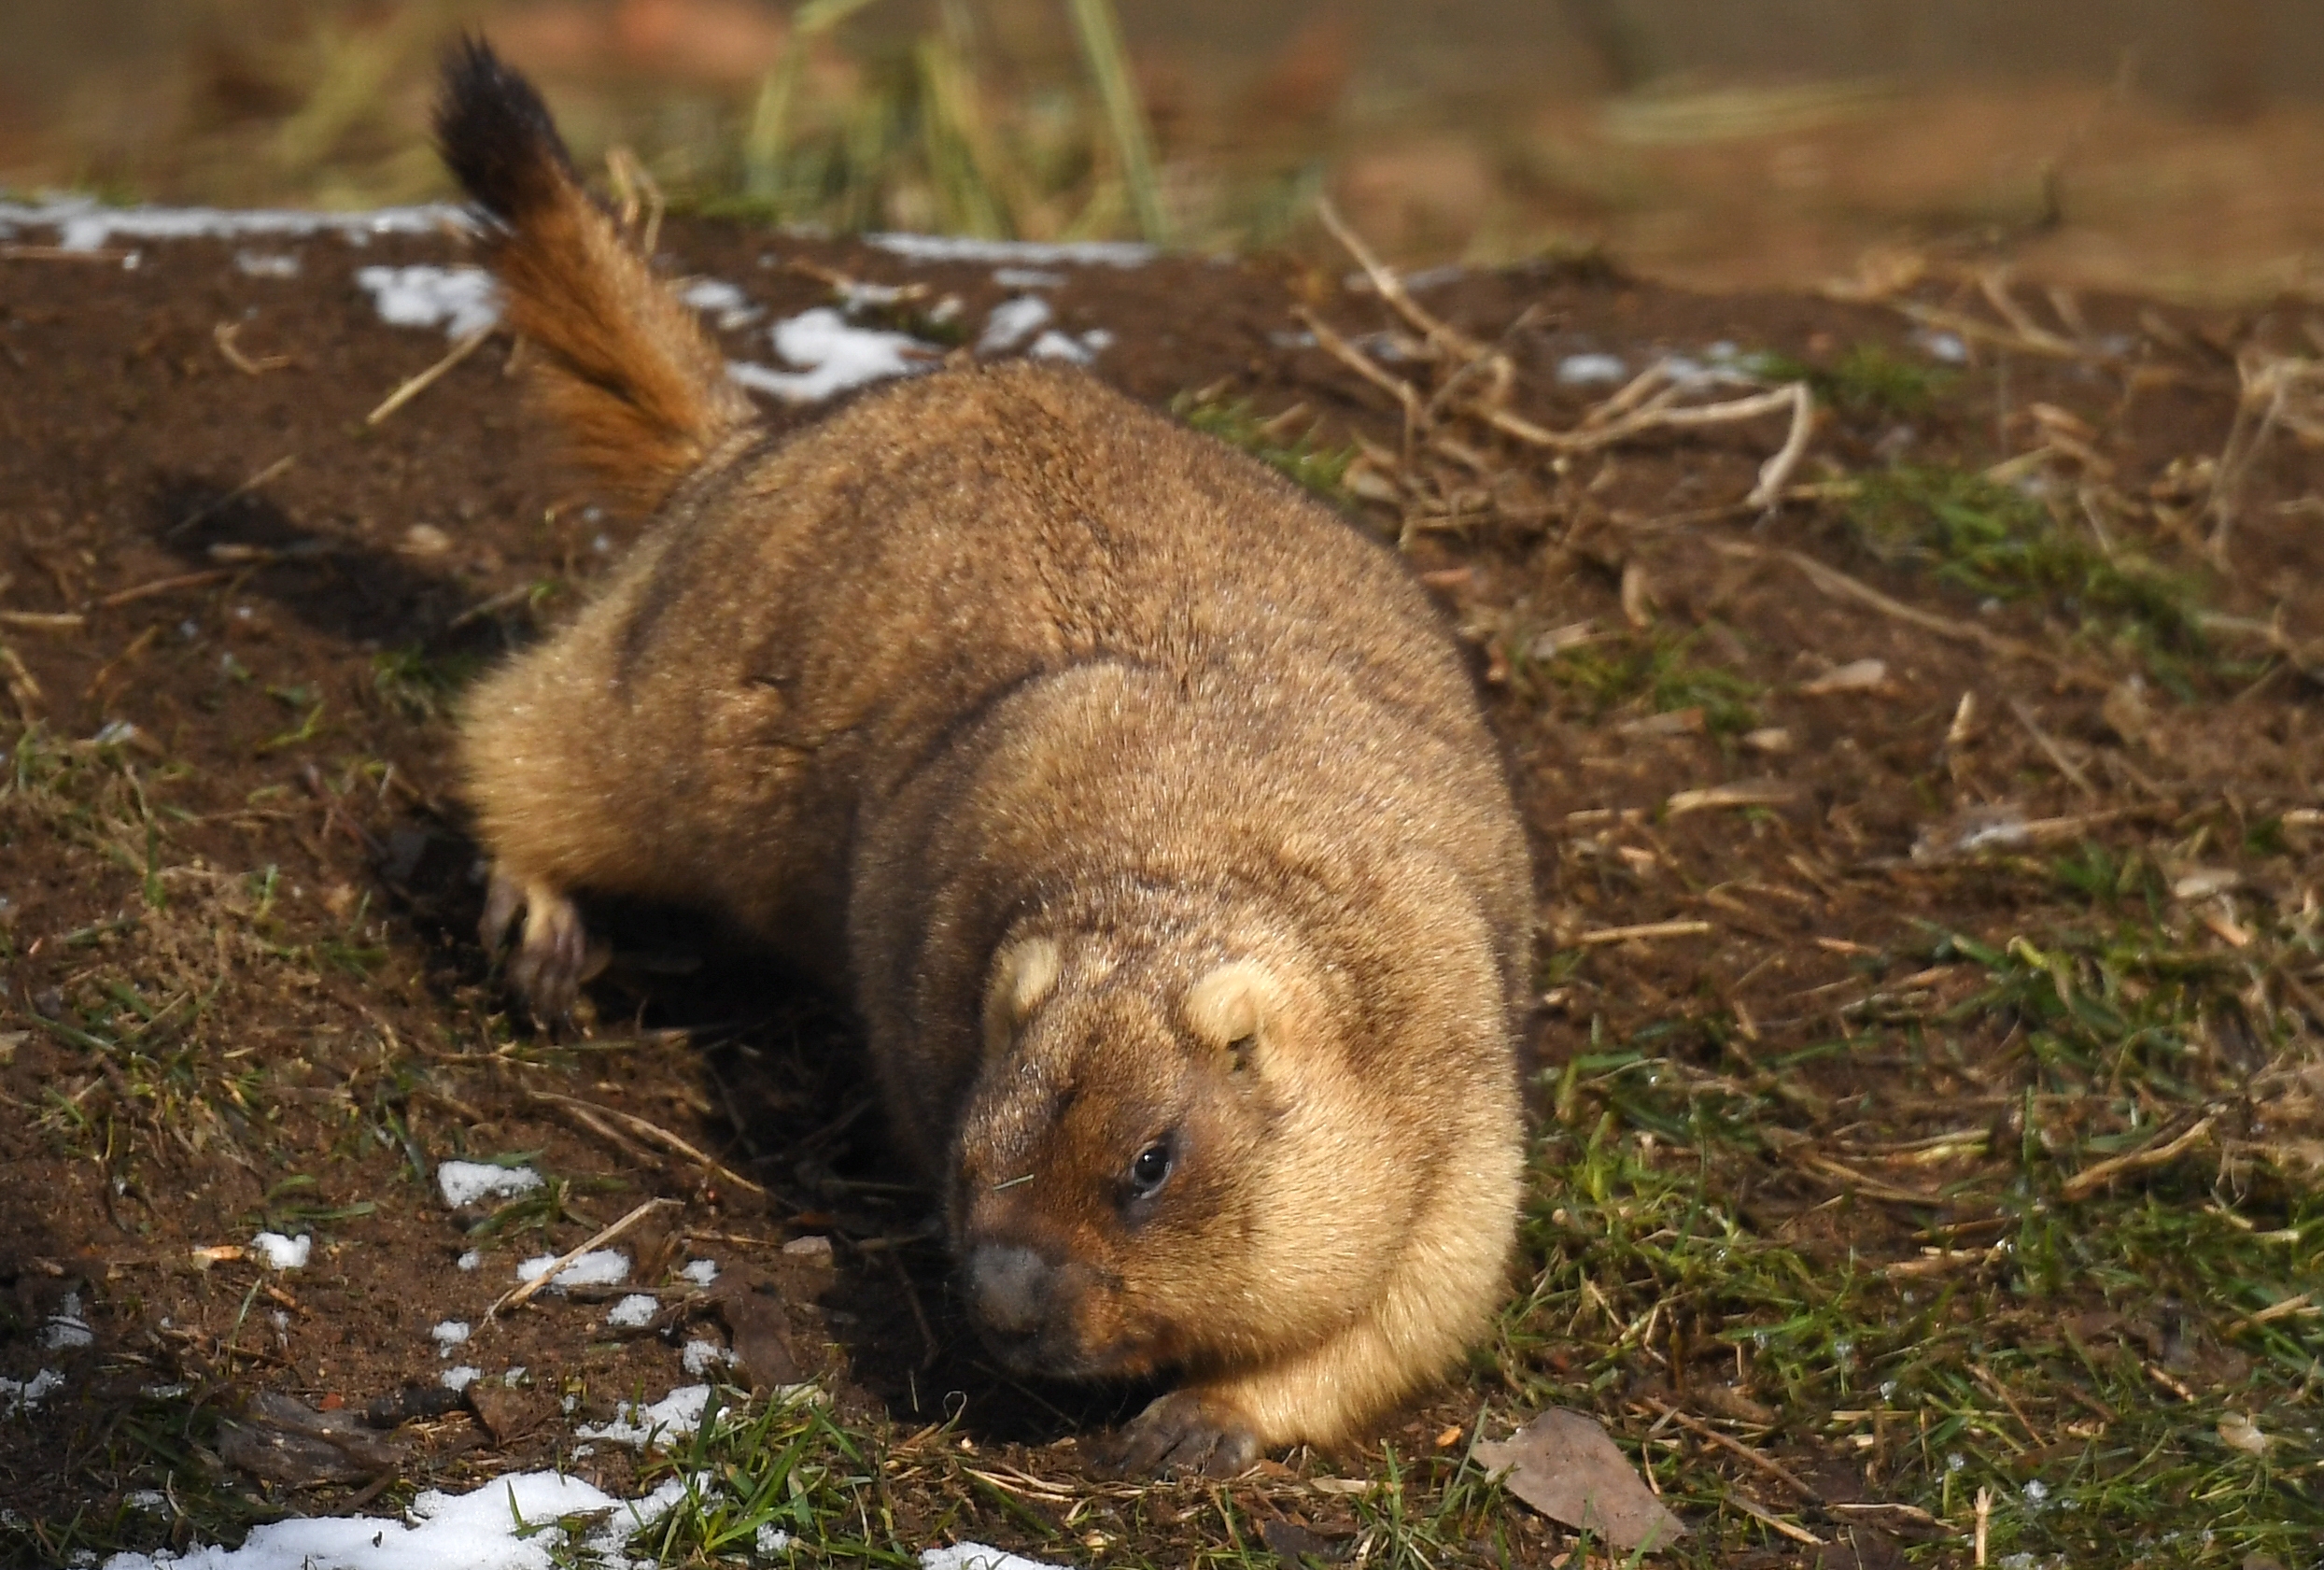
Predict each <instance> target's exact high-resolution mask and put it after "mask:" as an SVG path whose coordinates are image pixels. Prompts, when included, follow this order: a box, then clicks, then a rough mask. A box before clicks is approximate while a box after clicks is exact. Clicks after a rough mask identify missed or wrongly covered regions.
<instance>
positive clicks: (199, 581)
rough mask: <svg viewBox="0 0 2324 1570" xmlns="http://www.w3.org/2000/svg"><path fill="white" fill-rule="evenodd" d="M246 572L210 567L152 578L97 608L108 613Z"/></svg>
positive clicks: (110, 596)
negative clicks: (182, 589) (193, 571)
mask: <svg viewBox="0 0 2324 1570" xmlns="http://www.w3.org/2000/svg"><path fill="white" fill-rule="evenodd" d="M246 571H247V569H246V568H242V567H210V568H205V569H204V570H203V571H202V572H199V573H176V574H175V575H173V576H170V577H166V578H152V579H148V581H146V582H145V583H141V584H132V585H131V586H130V587H127V588H121V589H116V590H114V591H113V592H112V593H111V594H108V595H106V597H105V598H104V599H102V600H100V601H97V607H98V609H100V610H106V611H110V610H114V609H116V608H118V607H120V606H122V605H129V604H134V603H135V602H136V601H140V600H150V599H152V598H153V597H154V596H155V595H157V594H171V593H175V592H176V590H178V589H181V588H200V587H202V586H203V585H204V584H215V583H223V582H225V581H226V580H227V579H228V578H231V577H233V576H235V575H236V574H237V573H243V572H246Z"/></svg>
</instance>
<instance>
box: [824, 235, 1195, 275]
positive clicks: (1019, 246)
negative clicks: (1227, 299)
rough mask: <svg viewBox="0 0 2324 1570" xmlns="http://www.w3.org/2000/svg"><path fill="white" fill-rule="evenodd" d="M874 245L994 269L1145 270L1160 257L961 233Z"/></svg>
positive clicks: (877, 239) (1113, 244) (1096, 243)
mask: <svg viewBox="0 0 2324 1570" xmlns="http://www.w3.org/2000/svg"><path fill="white" fill-rule="evenodd" d="M865 238H866V240H868V241H869V242H870V243H871V244H873V245H875V246H878V247H879V248H880V249H881V250H883V251H887V252H889V253H891V254H893V255H895V256H900V257H903V258H904V259H905V260H906V261H908V262H987V263H991V264H993V265H995V266H1007V265H1019V266H1026V267H1053V266H1056V265H1058V264H1060V263H1066V264H1073V265H1079V266H1084V267H1143V266H1145V265H1146V264H1147V263H1148V262H1151V261H1153V260H1154V258H1155V256H1156V255H1157V254H1158V253H1157V252H1156V251H1155V249H1154V248H1153V247H1151V246H1142V245H1139V244H1137V243H1136V242H1135V241H1133V240H1077V241H1074V242H1072V243H1070V244H1067V245H1043V244H1041V243H1039V242H1037V241H1033V240H976V239H970V238H969V237H967V236H966V235H962V234H867V235H866V236H865Z"/></svg>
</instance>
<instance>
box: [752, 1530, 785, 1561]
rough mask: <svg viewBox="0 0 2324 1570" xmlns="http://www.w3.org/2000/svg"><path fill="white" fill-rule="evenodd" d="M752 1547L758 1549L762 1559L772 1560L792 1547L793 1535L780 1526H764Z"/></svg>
mask: <svg viewBox="0 0 2324 1570" xmlns="http://www.w3.org/2000/svg"><path fill="white" fill-rule="evenodd" d="M751 1546H752V1547H753V1548H755V1549H758V1552H759V1557H760V1558H762V1559H772V1558H773V1557H774V1556H775V1555H777V1554H779V1553H781V1552H782V1551H783V1550H784V1549H788V1548H789V1547H790V1546H791V1535H790V1534H789V1533H788V1532H785V1531H784V1530H783V1529H782V1528H781V1527H780V1526H762V1527H760V1528H759V1529H758V1538H757V1540H756V1541H755V1542H754V1543H753V1544H752V1545H751Z"/></svg>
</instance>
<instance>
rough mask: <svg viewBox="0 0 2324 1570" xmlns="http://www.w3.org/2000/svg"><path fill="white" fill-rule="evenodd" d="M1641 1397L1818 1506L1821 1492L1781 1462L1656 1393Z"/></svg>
mask: <svg viewBox="0 0 2324 1570" xmlns="http://www.w3.org/2000/svg"><path fill="white" fill-rule="evenodd" d="M1642 1399H1643V1400H1644V1401H1645V1403H1646V1405H1647V1406H1649V1407H1653V1408H1654V1409H1655V1411H1657V1412H1659V1413H1661V1414H1662V1415H1663V1416H1664V1417H1666V1418H1669V1420H1670V1421H1672V1422H1675V1423H1677V1424H1678V1425H1679V1426H1680V1427H1681V1428H1683V1429H1685V1430H1686V1431H1687V1432H1688V1433H1689V1434H1692V1435H1694V1436H1695V1437H1697V1439H1706V1440H1709V1441H1710V1442H1711V1444H1714V1445H1716V1446H1718V1447H1719V1448H1720V1449H1721V1450H1725V1451H1726V1452H1727V1453H1728V1454H1730V1455H1732V1456H1734V1457H1735V1458H1736V1459H1738V1460H1739V1461H1741V1462H1743V1463H1744V1464H1746V1465H1749V1466H1754V1467H1756V1468H1757V1469H1758V1470H1760V1471H1762V1472H1764V1473H1766V1474H1767V1475H1768V1477H1770V1478H1774V1479H1775V1480H1776V1481H1777V1482H1780V1483H1782V1485H1783V1486H1784V1487H1785V1488H1787V1489H1790V1490H1791V1491H1792V1492H1794V1493H1796V1494H1797V1495H1798V1496H1799V1497H1800V1498H1802V1499H1804V1500H1806V1501H1807V1502H1808V1503H1809V1504H1810V1505H1821V1504H1823V1503H1824V1495H1823V1494H1821V1493H1819V1492H1816V1490H1815V1489H1814V1487H1813V1486H1811V1485H1810V1484H1809V1483H1808V1482H1807V1481H1806V1480H1805V1479H1804V1478H1801V1477H1800V1476H1799V1475H1798V1474H1797V1473H1796V1472H1794V1471H1793V1470H1792V1469H1791V1468H1790V1467H1788V1466H1786V1465H1784V1464H1782V1462H1780V1461H1775V1460H1772V1459H1770V1458H1769V1457H1767V1456H1764V1455H1761V1454H1760V1453H1759V1452H1758V1451H1757V1450H1753V1449H1752V1448H1751V1447H1750V1446H1749V1445H1746V1444H1744V1443H1743V1442H1742V1441H1741V1440H1739V1439H1731V1438H1729V1437H1728V1436H1725V1435H1724V1434H1722V1433H1720V1432H1719V1431H1718V1430H1717V1429H1715V1428H1713V1427H1711V1425H1710V1424H1709V1423H1707V1422H1705V1421H1702V1420H1701V1419H1700V1418H1697V1417H1696V1416H1694V1415H1693V1414H1692V1413H1689V1412H1685V1411H1682V1410H1681V1409H1680V1408H1678V1407H1673V1406H1671V1405H1670V1403H1669V1402H1668V1401H1665V1400H1663V1399H1662V1398H1661V1397H1660V1396H1657V1395H1649V1396H1645V1397H1642Z"/></svg>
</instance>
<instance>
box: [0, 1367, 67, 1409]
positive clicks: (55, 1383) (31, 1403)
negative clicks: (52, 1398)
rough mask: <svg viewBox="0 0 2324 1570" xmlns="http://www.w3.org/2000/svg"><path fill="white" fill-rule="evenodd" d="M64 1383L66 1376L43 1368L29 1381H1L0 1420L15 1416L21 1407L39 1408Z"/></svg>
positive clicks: (51, 1369)
mask: <svg viewBox="0 0 2324 1570" xmlns="http://www.w3.org/2000/svg"><path fill="white" fill-rule="evenodd" d="M63 1383H64V1376H63V1375H62V1374H60V1373H58V1372H57V1371H56V1370H55V1369H53V1368H43V1369H42V1370H41V1371H40V1372H39V1373H37V1374H35V1375H34V1376H33V1377H32V1378H31V1379H0V1418H5V1417H8V1416H11V1415H13V1414H14V1413H15V1411H16V1409H17V1408H18V1407H37V1406H39V1405H40V1404H41V1403H42V1402H43V1401H46V1400H47V1399H48V1398H49V1393H50V1392H52V1391H54V1390H57V1389H58V1388H60V1387H61V1386H62V1385H63Z"/></svg>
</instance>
